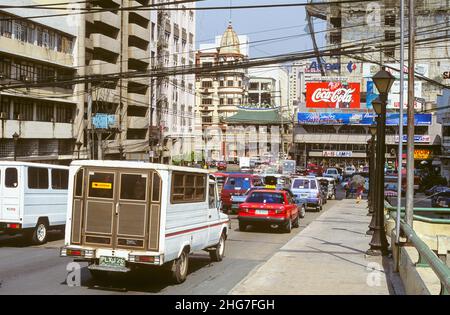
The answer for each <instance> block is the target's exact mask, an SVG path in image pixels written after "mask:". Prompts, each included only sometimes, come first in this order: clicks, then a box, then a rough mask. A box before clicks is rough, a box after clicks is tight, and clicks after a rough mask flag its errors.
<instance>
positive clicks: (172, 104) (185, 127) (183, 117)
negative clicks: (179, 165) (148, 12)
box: [154, 3, 195, 163]
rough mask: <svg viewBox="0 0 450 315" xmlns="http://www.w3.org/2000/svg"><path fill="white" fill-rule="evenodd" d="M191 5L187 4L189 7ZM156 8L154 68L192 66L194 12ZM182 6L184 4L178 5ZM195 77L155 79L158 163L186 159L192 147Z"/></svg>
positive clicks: (193, 59) (193, 58)
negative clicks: (159, 156) (159, 153)
mask: <svg viewBox="0 0 450 315" xmlns="http://www.w3.org/2000/svg"><path fill="white" fill-rule="evenodd" d="M193 5H194V4H191V3H190V4H189V6H190V7H192V6H193ZM170 7H171V6H167V7H166V6H164V7H161V6H160V7H158V17H157V21H158V23H157V25H158V27H157V32H158V34H157V38H158V39H157V59H156V63H155V67H156V69H164V68H177V67H180V68H181V67H183V68H184V67H193V66H194V62H195V13H194V11H193V10H181V11H170V10H167V8H170ZM181 7H185V5H181ZM194 84H195V76H194V75H175V76H168V77H163V78H158V79H157V80H156V91H155V106H156V113H157V115H156V116H155V122H156V123H155V125H154V126H157V127H159V128H160V130H161V132H162V133H161V135H160V141H159V142H157V143H158V144H159V146H158V145H157V147H156V148H158V147H159V148H160V149H161V148H162V150H161V151H160V152H161V154H162V156H161V157H162V162H164V163H169V162H170V161H171V160H175V161H177V160H190V159H191V153H192V152H193V151H194V148H193V143H194V139H193V136H192V134H193V131H194V110H195V88H194Z"/></svg>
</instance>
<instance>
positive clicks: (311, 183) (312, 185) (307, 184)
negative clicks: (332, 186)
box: [292, 178, 317, 189]
mask: <svg viewBox="0 0 450 315" xmlns="http://www.w3.org/2000/svg"><path fill="white" fill-rule="evenodd" d="M292 188H293V189H316V188H317V187H316V181H315V180H310V179H302V178H298V179H296V180H294V183H293V184H292Z"/></svg>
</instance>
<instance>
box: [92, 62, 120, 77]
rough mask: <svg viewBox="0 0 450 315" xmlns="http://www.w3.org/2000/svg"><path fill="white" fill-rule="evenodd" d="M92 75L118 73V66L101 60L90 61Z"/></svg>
mask: <svg viewBox="0 0 450 315" xmlns="http://www.w3.org/2000/svg"><path fill="white" fill-rule="evenodd" d="M91 69H92V74H102V75H103V74H113V73H118V72H120V67H119V64H114V63H108V62H105V61H103V60H92V61H91Z"/></svg>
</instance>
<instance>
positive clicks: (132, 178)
mask: <svg viewBox="0 0 450 315" xmlns="http://www.w3.org/2000/svg"><path fill="white" fill-rule="evenodd" d="M146 196H147V176H144V175H141V174H122V175H121V176H120V199H128V200H146V199H147V198H146Z"/></svg>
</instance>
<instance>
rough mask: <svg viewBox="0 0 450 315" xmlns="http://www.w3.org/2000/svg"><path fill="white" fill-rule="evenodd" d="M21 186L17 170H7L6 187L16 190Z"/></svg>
mask: <svg viewBox="0 0 450 315" xmlns="http://www.w3.org/2000/svg"><path fill="white" fill-rule="evenodd" d="M18 185H19V182H18V178H17V169H16V168H7V169H6V171H5V187H6V188H16V187H17V186H18Z"/></svg>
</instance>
